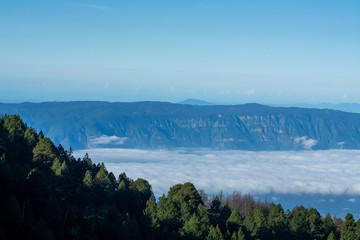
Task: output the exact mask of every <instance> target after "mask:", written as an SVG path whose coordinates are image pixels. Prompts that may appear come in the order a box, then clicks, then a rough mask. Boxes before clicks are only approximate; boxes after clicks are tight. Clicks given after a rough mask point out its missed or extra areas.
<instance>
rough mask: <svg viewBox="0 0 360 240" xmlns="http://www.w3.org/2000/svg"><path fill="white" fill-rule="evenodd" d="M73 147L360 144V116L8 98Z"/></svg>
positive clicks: (11, 110)
mask: <svg viewBox="0 0 360 240" xmlns="http://www.w3.org/2000/svg"><path fill="white" fill-rule="evenodd" d="M0 113H4V114H5V113H6V114H19V115H20V116H21V117H22V119H23V120H24V121H25V122H26V123H28V124H29V125H30V126H32V127H34V128H36V129H37V130H40V129H41V130H43V132H44V133H45V136H47V137H50V138H51V139H52V140H53V141H54V142H55V143H57V144H59V143H61V144H62V145H63V146H65V147H66V148H69V147H70V146H71V147H73V148H74V149H86V148H96V147H117V148H139V149H160V148H163V149H164V148H165V149H169V148H212V149H239V150H254V151H257V150H303V149H340V148H343V149H360V114H358V113H347V112H341V111H336V110H329V109H325V110H323V109H309V108H283V107H269V106H264V105H259V104H243V105H224V106H220V105H212V106H194V105H186V104H172V103H167V102H132V103H121V102H117V103H109V102H45V103H20V104H5V103H0Z"/></svg>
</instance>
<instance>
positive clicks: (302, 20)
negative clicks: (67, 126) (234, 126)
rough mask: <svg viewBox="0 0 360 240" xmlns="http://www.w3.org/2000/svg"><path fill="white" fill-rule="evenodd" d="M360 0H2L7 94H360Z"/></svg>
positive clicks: (212, 98)
mask: <svg viewBox="0 0 360 240" xmlns="http://www.w3.org/2000/svg"><path fill="white" fill-rule="evenodd" d="M359 66H360V1H358V0H341V1H340V0H316V1H314V0H301V1H300V0H299V1H288V0H254V1H245V0H236V1H235V0H222V1H220V0H182V1H165V0H153V1H145V0H132V1H126V0H122V1H119V0H102V1H95V0H93V1H91V0H88V1H85V0H77V1H72V0H69V1H58V0H56V1H55V0H47V1H38V0H32V1H28V0H14V1H0V101H3V102H19V101H35V102H41V101H72V100H104V101H111V102H117V101H122V102H123V101H144V100H152V101H169V102H178V101H182V100H185V99H188V98H195V99H201V100H204V101H208V102H213V103H223V104H240V103H247V102H258V103H268V104H284V103H286V104H289V103H313V104H317V103H323V102H328V103H344V102H353V103H360V94H359V89H360V67H359Z"/></svg>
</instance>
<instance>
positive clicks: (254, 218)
mask: <svg viewBox="0 0 360 240" xmlns="http://www.w3.org/2000/svg"><path fill="white" fill-rule="evenodd" d="M159 174H161V173H159ZM0 196H1V198H0V239H209V240H210V239H224V240H225V239H227V240H230V239H231V240H239V239H299V240H300V239H329V240H330V239H340V238H341V239H359V238H360V220H358V221H357V222H355V220H354V218H353V216H352V215H351V214H348V215H347V216H346V218H345V221H344V222H342V220H341V219H338V218H336V219H332V218H331V216H329V215H326V216H320V214H319V213H318V211H317V210H316V209H314V208H304V207H303V206H298V207H295V208H294V209H292V210H291V211H289V210H287V211H284V209H282V207H281V205H280V204H279V205H274V204H270V203H267V202H265V203H264V202H257V201H254V199H253V198H252V197H251V196H250V195H240V194H236V193H234V195H233V196H231V197H228V198H226V199H224V198H222V197H221V196H216V197H207V196H206V194H205V193H204V192H202V191H198V190H197V189H196V188H195V186H194V185H193V184H191V183H184V184H177V185H175V186H173V187H171V188H170V189H169V192H168V193H167V195H166V196H165V195H163V196H161V197H160V198H159V199H158V201H157V200H156V199H155V197H154V195H153V193H152V190H151V185H150V184H149V183H148V182H147V181H146V180H144V179H137V180H133V179H131V178H129V177H127V176H126V174H125V173H122V174H120V175H119V176H118V177H117V178H116V177H115V176H114V175H113V174H112V173H111V172H108V171H107V170H106V167H105V165H104V164H94V163H93V162H92V161H91V158H90V157H89V156H88V155H85V156H84V158H83V159H75V158H74V157H73V156H72V152H71V149H70V150H65V149H64V148H63V147H62V146H61V145H59V146H58V147H56V146H55V145H54V144H53V142H52V141H51V140H50V139H49V138H46V137H44V135H43V134H42V132H40V133H38V132H37V131H35V130H34V129H33V128H29V127H27V126H26V124H24V123H23V121H22V120H21V119H20V117H19V116H18V115H10V116H9V115H5V116H3V117H2V118H1V120H0Z"/></svg>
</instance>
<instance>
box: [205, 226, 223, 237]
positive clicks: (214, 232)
mask: <svg viewBox="0 0 360 240" xmlns="http://www.w3.org/2000/svg"><path fill="white" fill-rule="evenodd" d="M206 240H224V237H223V235H222V234H221V231H220V228H219V226H216V227H213V226H210V230H209V235H208V236H207V237H206Z"/></svg>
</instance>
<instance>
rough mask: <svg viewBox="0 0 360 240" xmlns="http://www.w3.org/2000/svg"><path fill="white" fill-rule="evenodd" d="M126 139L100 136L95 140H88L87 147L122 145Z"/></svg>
mask: <svg viewBox="0 0 360 240" xmlns="http://www.w3.org/2000/svg"><path fill="white" fill-rule="evenodd" d="M127 139H128V138H127V137H117V136H106V135H102V136H100V137H97V138H92V139H89V140H88V145H89V147H96V146H98V145H122V144H124V143H125V141H126V140H127Z"/></svg>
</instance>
